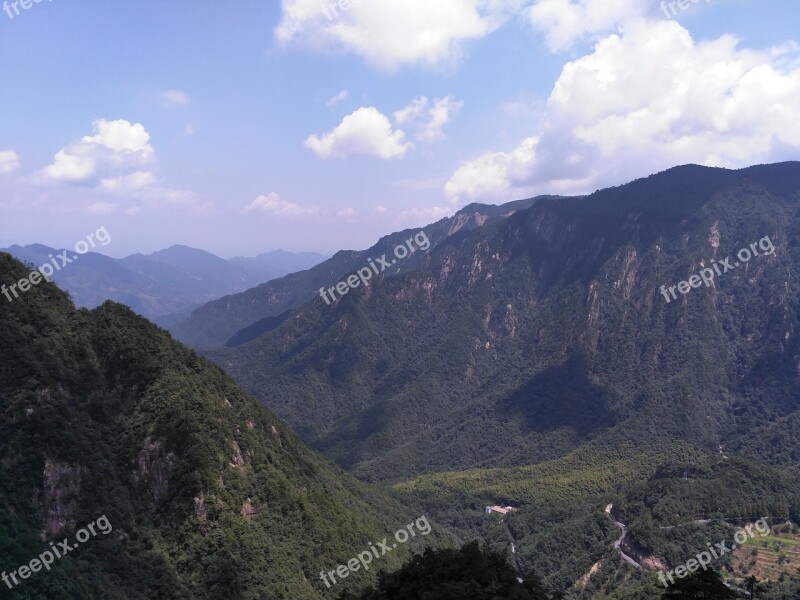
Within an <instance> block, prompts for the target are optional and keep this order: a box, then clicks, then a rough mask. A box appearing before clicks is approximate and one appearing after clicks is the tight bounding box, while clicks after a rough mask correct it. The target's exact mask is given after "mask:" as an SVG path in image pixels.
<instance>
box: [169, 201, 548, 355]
mask: <svg viewBox="0 0 800 600" xmlns="http://www.w3.org/2000/svg"><path fill="white" fill-rule="evenodd" d="M546 198H555V196H541V197H538V198H531V199H528V200H519V201H515V202H509V203H508V204H503V205H501V206H491V205H484V204H470V205H468V206H466V207H464V208H463V209H461V210H460V211H458V212H457V213H456V214H455V215H453V216H452V217H448V218H445V219H441V220H440V221H438V222H436V223H434V224H432V225H429V226H428V227H425V228H424V233H425V235H426V236H427V238H428V239H429V240H430V243H431V245H433V246H436V245H437V244H438V243H440V242H441V241H442V240H444V239H446V238H447V237H449V236H452V235H455V234H457V233H459V232H464V231H470V230H472V229H475V228H481V227H485V226H487V225H490V224H492V223H494V222H496V221H498V220H502V219H505V218H507V217H508V216H509V215H511V214H513V213H514V212H516V211H518V210H521V209H524V208H526V207H529V206H531V205H533V204H534V203H535V202H537V201H538V200H541V199H546ZM420 231H421V230H419V229H413V230H412V229H408V230H405V231H400V232H396V233H393V234H390V235H387V236H385V237H383V238H381V239H380V240H379V241H378V242H377V243H376V244H375V245H373V246H372V247H370V248H368V249H367V250H362V251H356V250H342V251H340V252H337V253H336V254H335V255H334V256H333V257H331V258H330V259H328V260H326V261H325V262H322V263H320V264H318V265H316V266H315V267H313V268H310V269H308V270H307V271H305V272H302V273H292V274H291V275H287V276H286V277H283V278H281V279H277V280H274V281H270V282H268V283H265V284H262V285H260V286H258V287H255V288H253V289H249V290H247V291H246V292H242V293H239V294H234V295H230V296H226V297H225V298H220V299H219V300H216V301H213V302H209V303H208V304H206V305H205V306H203V307H201V308H198V309H197V310H195V311H194V312H192V314H191V316H190V317H189V318H187V319H185V320H183V321H181V322H178V323H170V324H169V325H168V326H169V328H170V331H171V332H172V333H173V335H175V337H176V338H178V339H179V340H181V341H182V342H184V343H185V344H188V345H190V346H194V347H197V348H211V347H214V346H222V345H225V344H226V343H228V342H231V345H236V344H238V343H241V339H252V329H251V330H250V331H249V332H245V333H243V334H242V335H237V334H238V333H239V332H240V331H241V330H244V329H248V328H252V327H255V329H256V330H259V329H261V330H262V331H263V327H264V323H267V325H266V326H267V327H269V325H268V324H269V323H270V322H271V321H269V319H273V318H275V317H278V316H279V315H281V314H283V313H285V312H286V311H287V310H292V309H296V308H299V307H300V306H302V305H303V304H305V303H307V302H308V301H310V300H311V299H312V298H314V297H315V296H317V295H318V294H319V289H320V288H322V287H325V288H328V287H330V286H334V285H336V283H337V282H339V281H340V280H341V279H342V277H344V276H345V275H350V274H352V273H353V272H354V271H355V270H356V269H359V268H363V267H364V266H365V265H366V264H367V263H368V260H370V259H372V260H377V259H378V257H381V256H382V255H384V254H386V255H389V256H391V252H392V251H393V249H394V248H395V247H396V246H397V245H398V244H403V243H404V242H405V240H407V239H409V236H414V235H415V234H417V233H419V232H420ZM420 260H422V253H417V252H414V253H411V254H410V255H409V256H408V257H407V258H405V259H403V260H402V261H401V262H400V263H399V264H397V265H392V266H391V267H390V268H388V269H386V272H387V274H389V273H400V272H402V271H405V270H408V269H410V268H413V267H414V266H415V265H416V264H417V263H418V262H419V261H420Z"/></svg>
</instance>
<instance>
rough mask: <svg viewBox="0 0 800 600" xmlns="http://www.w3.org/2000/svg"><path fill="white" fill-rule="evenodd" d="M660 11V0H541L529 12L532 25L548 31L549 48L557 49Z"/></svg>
mask: <svg viewBox="0 0 800 600" xmlns="http://www.w3.org/2000/svg"><path fill="white" fill-rule="evenodd" d="M657 11H658V1H657V0H538V1H537V2H535V3H534V4H533V5H532V6H530V7H529V8H527V9H526V11H525V12H526V16H527V18H528V20H529V21H530V24H531V26H532V27H533V28H534V29H535V30H537V31H540V32H541V33H543V34H544V36H545V41H546V43H547V46H548V48H549V49H550V50H552V51H554V52H556V51H561V50H567V49H569V48H570V47H571V46H573V45H574V44H575V43H576V42H578V41H581V40H583V39H584V38H587V37H594V36H596V35H603V34H607V33H610V32H612V31H615V30H616V29H617V28H618V27H619V25H620V24H621V23H624V22H626V21H628V20H630V19H634V18H637V17H642V16H645V15H648V14H655V13H656V12H657Z"/></svg>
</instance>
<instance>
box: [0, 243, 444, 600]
mask: <svg viewBox="0 0 800 600" xmlns="http://www.w3.org/2000/svg"><path fill="white" fill-rule="evenodd" d="M29 272H30V270H29V269H28V268H27V267H25V266H24V265H23V264H21V263H19V262H17V261H16V260H15V259H13V258H12V257H11V256H10V255H8V254H5V253H0V281H2V282H6V283H7V282H15V281H19V280H20V279H22V278H24V277H26V276H27V275H28V274H29ZM0 300H2V301H0V340H2V344H0V439H2V440H3V443H2V444H0V481H2V482H3V485H2V486H0V571H2V576H3V577H4V578H5V579H8V583H2V584H0V587H2V589H3V597H4V598H6V597H8V598H30V599H33V598H48V599H57V600H61V599H63V600H68V599H74V598H81V599H95V598H97V599H100V598H104V599H106V598H108V599H152V598H170V599H178V598H187V599H188V598H218V599H222V598H225V599H229V598H232V599H245V598H276V599H278V598H280V599H285V600H306V599H308V600H319V599H322V598H326V597H330V595H331V592H330V591H329V590H328V589H327V588H326V586H325V584H324V582H323V581H321V579H320V575H319V573H320V571H321V570H323V569H328V570H330V569H332V568H335V567H336V565H339V564H342V563H344V562H347V561H348V559H349V558H350V557H353V556H357V555H358V553H359V552H362V551H363V550H364V548H365V547H368V544H369V543H372V542H375V541H376V540H380V539H383V538H384V537H385V536H387V535H391V533H390V532H394V531H396V530H398V529H400V528H402V527H404V526H405V525H406V524H408V523H412V522H416V523H419V518H420V517H419V513H417V512H416V509H409V508H407V507H405V506H404V505H402V504H400V503H399V502H398V501H397V500H395V499H394V498H393V497H392V496H391V495H390V494H388V493H386V492H384V491H382V490H379V489H377V488H371V487H368V486H367V485H365V484H363V483H360V482H358V481H356V480H355V479H354V478H353V477H351V476H350V475H347V474H345V473H344V472H342V471H341V469H339V468H338V467H336V466H334V465H332V464H331V463H329V462H327V461H326V460H324V459H322V458H321V457H319V456H318V455H316V454H315V453H313V452H312V451H310V450H309V449H308V448H307V447H306V446H304V445H303V444H302V443H301V442H300V441H299V440H298V439H297V438H296V437H295V436H294V435H293V434H292V433H291V432H290V431H289V430H288V429H287V428H286V427H285V426H284V425H283V424H282V423H281V422H280V421H279V420H278V419H276V418H275V416H274V415H273V414H272V413H271V412H270V411H268V410H267V409H266V408H264V407H262V406H260V405H259V404H258V403H257V402H256V401H255V400H254V399H252V398H251V397H250V396H248V395H247V394H245V393H244V392H242V391H241V389H239V388H238V387H237V386H236V385H235V384H234V383H233V382H232V381H231V380H230V378H229V377H228V376H227V375H225V374H224V373H223V372H222V371H221V370H220V369H219V368H218V367H216V366H214V365H212V364H210V363H208V362H206V361H205V360H204V359H202V358H200V357H199V356H197V355H196V354H195V353H194V352H193V351H191V350H189V349H187V348H185V347H183V346H182V345H181V344H179V343H177V342H175V341H174V340H172V339H171V337H170V336H169V334H168V333H167V332H166V331H164V330H162V329H159V328H158V327H156V326H155V325H152V324H151V323H149V322H147V321H146V320H144V319H143V318H141V317H139V316H137V315H135V314H134V313H133V312H131V311H130V310H129V309H128V308H126V307H123V306H120V305H117V304H114V303H112V302H106V303H104V304H103V305H101V306H100V307H97V308H95V309H93V310H85V309H83V310H77V309H75V308H74V306H73V305H72V303H71V302H70V300H69V298H68V296H67V294H66V293H64V292H62V291H61V290H59V289H58V288H57V287H56V286H55V285H54V284H50V283H44V282H42V283H39V284H38V285H35V286H33V287H32V288H31V289H29V290H28V291H25V292H21V293H20V294H19V297H18V298H15V299H13V301H11V302H8V301H7V300H6V299H5V298H3V297H2V296H0ZM414 519H416V521H414ZM95 523H96V524H97V529H95V528H94V525H95ZM425 523H429V522H428V521H427V520H425ZM90 526H91V527H90ZM90 529H91V531H92V535H90V534H89V531H90ZM428 531H429V532H431V536H430V540H434V539H436V538H441V537H442V535H443V532H442V530H441V529H440V528H438V526H437V525H436V524H435V523H433V524H431V525H430V528H429V529H428ZM62 540H63V541H64V542H65V544H66V547H65V546H60V544H61V541H62ZM423 540H425V541H429V540H428V539H426V538H421V537H419V536H418V537H417V538H416V539H414V540H411V541H410V542H409V543H408V544H407V545H404V546H402V547H400V548H398V549H397V550H396V551H393V552H392V554H391V555H390V556H385V557H381V563H380V564H381V568H386V569H392V568H395V567H398V566H399V565H400V564H401V562H402V560H403V559H404V558H405V557H406V556H408V550H409V548H414V547H421V544H422V542H423ZM78 542H81V544H80V548H78V547H77V546H78V545H79V544H78ZM48 544H49V545H48ZM56 544H58V545H59V546H60V547H61V549H62V551H63V552H64V553H66V552H68V551H69V547H72V550H71V551H69V554H66V555H65V556H60V558H58V560H56V559H54V558H53V554H52V552H51V550H52V549H53V548H58V546H56ZM45 553H49V559H48V558H45V557H46V556H47V554H45ZM37 557H40V558H42V560H44V561H49V562H50V563H51V564H52V566H50V565H49V564H48V567H47V569H46V570H42V568H41V567H42V564H43V563H42V561H39V560H38V559H37ZM33 559H37V560H36V565H34V562H32V560H33ZM50 559H52V560H50ZM376 562H377V560H376ZM28 564H30V565H31V566H30V568H28V567H27V566H26V567H25V569H24V570H23V568H21V567H20V565H28ZM31 571H33V572H31ZM375 571H377V569H375ZM375 571H371V572H370V573H367V574H366V576H364V574H363V573H359V574H357V576H356V575H354V576H353V577H350V578H349V580H347V581H345V582H344V583H343V584H342V585H341V586H340V588H339V589H340V590H346V589H349V588H351V587H352V588H354V589H358V588H359V587H361V586H363V585H364V584H365V583H368V582H370V581H371V580H372V579H373V578H374V575H375ZM12 573H13V577H11V575H9V574H12ZM26 573H27V574H26ZM15 581H16V582H17V585H14V582H15ZM4 582H5V580H4ZM340 583H341V582H340ZM6 585H7V586H8V587H9V589H10V590H11V591H8V590H6V587H5V586H6Z"/></svg>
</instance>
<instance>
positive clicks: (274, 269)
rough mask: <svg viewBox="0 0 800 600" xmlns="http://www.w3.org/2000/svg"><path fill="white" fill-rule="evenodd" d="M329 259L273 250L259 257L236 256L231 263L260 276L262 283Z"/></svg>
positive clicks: (311, 254)
mask: <svg viewBox="0 0 800 600" xmlns="http://www.w3.org/2000/svg"><path fill="white" fill-rule="evenodd" d="M327 258H328V257H327V256H325V255H323V254H317V253H316V252H286V251H285V250H273V251H272V252H265V253H263V254H259V255H258V256H251V257H246V256H235V257H233V258H231V259H230V262H232V263H234V264H237V265H239V266H240V267H242V268H243V269H245V270H247V271H249V272H251V273H254V274H258V276H259V277H260V279H261V280H262V281H270V280H272V279H277V278H278V277H282V276H284V275H287V274H289V273H297V272H298V271H304V270H306V269H310V268H311V267H313V266H315V265H318V264H319V263H321V262H323V261H324V260H326V259H327Z"/></svg>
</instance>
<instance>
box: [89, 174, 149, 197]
mask: <svg viewBox="0 0 800 600" xmlns="http://www.w3.org/2000/svg"><path fill="white" fill-rule="evenodd" d="M155 182H156V177H155V175H153V174H152V173H149V172H147V171H136V172H135V173H131V174H130V175H123V176H120V177H114V178H109V179H103V180H101V181H100V187H101V188H103V189H104V190H106V191H109V192H119V191H133V190H140V189H142V188H145V187H148V186H150V185H153V184H154V183H155Z"/></svg>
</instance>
